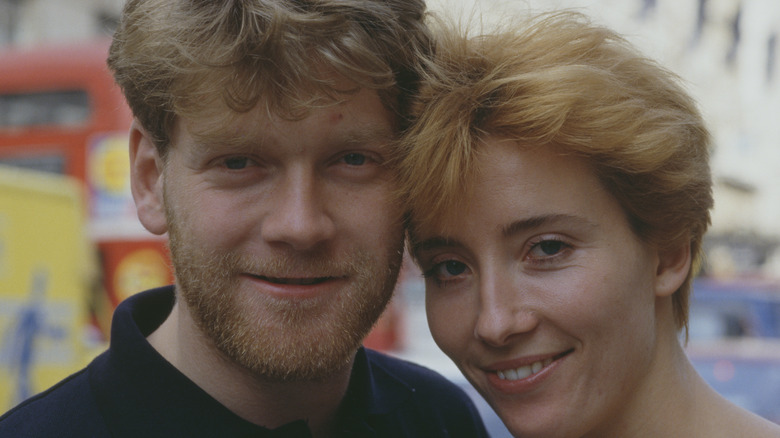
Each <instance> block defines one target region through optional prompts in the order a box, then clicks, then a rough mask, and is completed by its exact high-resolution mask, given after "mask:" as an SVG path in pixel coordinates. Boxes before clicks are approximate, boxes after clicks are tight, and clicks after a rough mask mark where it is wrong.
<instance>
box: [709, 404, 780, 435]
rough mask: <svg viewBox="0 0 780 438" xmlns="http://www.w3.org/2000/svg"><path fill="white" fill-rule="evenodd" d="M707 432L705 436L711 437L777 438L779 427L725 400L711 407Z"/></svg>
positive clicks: (779, 432) (779, 433) (779, 431)
mask: <svg viewBox="0 0 780 438" xmlns="http://www.w3.org/2000/svg"><path fill="white" fill-rule="evenodd" d="M707 416H708V417H709V419H710V420H709V424H710V426H711V427H709V428H708V429H709V431H708V433H707V435H706V436H708V437H710V438H712V437H723V438H730V437H743V436H749V437H752V438H778V437H780V425H778V424H775V423H773V422H771V421H769V420H767V419H765V418H762V417H760V416H758V415H756V414H754V413H752V412H749V411H747V410H745V409H742V408H740V407H738V406H736V405H733V404H731V403H730V402H728V401H726V400H725V399H721V400H719V401H718V402H717V403H715V404H714V405H713V406H712V410H711V411H710V412H709V413H708V415H707Z"/></svg>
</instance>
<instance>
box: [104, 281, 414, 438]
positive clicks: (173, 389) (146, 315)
mask: <svg viewBox="0 0 780 438" xmlns="http://www.w3.org/2000/svg"><path fill="white" fill-rule="evenodd" d="M173 303H174V292H173V287H172V286H167V287H164V288H159V289H154V290H151V291H147V292H143V293H140V294H137V295H134V296H132V297H131V298H129V299H127V300H125V301H124V302H123V303H122V304H120V306H119V307H118V308H117V310H116V312H115V313H114V319H113V322H112V327H111V346H110V349H109V351H108V352H107V353H106V354H103V355H101V356H100V357H98V359H96V360H95V363H94V364H93V366H94V367H96V370H95V371H96V372H93V373H91V374H90V382H91V386H92V388H93V390H94V391H95V397H96V399H97V402H98V406H99V407H100V409H101V411H102V413H103V416H104V418H106V420H107V421H108V422H109V423H110V424H109V427H110V428H111V429H112V430H121V431H126V436H136V437H137V436H151V435H154V436H196V435H197V436H231V437H276V436H279V437H281V436H284V437H310V432H309V429H308V426H307V425H306V423H305V421H303V420H300V421H295V422H293V423H290V424H287V425H285V426H282V427H281V428H278V429H275V430H268V429H266V428H263V427H260V426H257V425H255V424H252V423H250V422H248V421H246V420H244V419H242V418H240V417H238V416H237V415H235V414H234V413H233V412H231V411H230V410H229V409H227V408H226V407H225V406H223V405H222V404H220V403H219V402H217V401H216V400H215V399H213V398H212V397H211V396H209V395H208V394H207V393H206V392H204V391H203V390H202V389H200V388H199V387H198V386H197V385H195V384H194V383H193V382H192V381H191V380H189V379H188V378H187V377H186V376H184V375H183V374H182V373H181V372H179V371H178V370H177V369H176V368H175V367H173V365H171V364H170V363H169V362H168V361H166V360H165V359H164V358H163V357H162V356H160V354H159V353H157V351H156V350H154V348H152V346H151V345H150V344H149V343H148V342H147V340H146V336H148V335H149V334H150V333H152V332H153V331H154V330H155V329H157V327H159V326H160V324H162V322H163V321H164V320H165V318H167V316H168V315H169V314H170V312H171V309H172V308H173ZM373 354H376V353H373V352H370V351H366V350H364V349H363V348H361V349H360V350H359V351H358V352H357V355H356V357H355V365H354V368H353V371H352V376H351V378H350V385H349V388H348V390H347V395H346V397H345V398H344V401H343V403H342V407H341V409H340V416H339V419H338V420H337V425H338V429H339V430H341V431H342V432H341V433H339V436H350V435H354V436H362V437H371V436H373V435H375V433H374V431H375V430H381V428H382V427H384V426H383V424H384V423H385V421H388V420H389V418H388V419H385V418H384V417H385V416H386V415H387V414H389V413H391V412H392V411H393V410H395V409H396V408H398V407H399V406H400V405H401V404H403V403H404V402H405V401H406V400H408V398H409V397H411V395H412V392H413V389H412V388H409V387H408V386H407V385H406V384H405V383H403V382H401V381H400V380H397V379H394V378H393V377H392V376H390V375H386V374H383V375H382V376H381V377H378V378H377V376H375V375H374V372H373V371H372V367H371V366H370V364H369V362H370V361H371V356H372V355H373ZM139 418H143V419H144V421H143V423H141V422H139V421H138V419H139Z"/></svg>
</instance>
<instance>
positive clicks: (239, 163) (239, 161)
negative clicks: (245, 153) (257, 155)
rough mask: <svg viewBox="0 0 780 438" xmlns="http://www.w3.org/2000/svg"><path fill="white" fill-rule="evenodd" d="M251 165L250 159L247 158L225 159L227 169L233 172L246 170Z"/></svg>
mask: <svg viewBox="0 0 780 438" xmlns="http://www.w3.org/2000/svg"><path fill="white" fill-rule="evenodd" d="M248 165H249V158H246V157H230V158H227V159H225V167H227V168H228V169H231V170H241V169H245V168H246V167H247V166H248Z"/></svg>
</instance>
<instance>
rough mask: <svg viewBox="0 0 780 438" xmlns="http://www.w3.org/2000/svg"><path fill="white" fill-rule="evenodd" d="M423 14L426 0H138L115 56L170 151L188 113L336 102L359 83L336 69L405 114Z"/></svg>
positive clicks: (143, 115) (128, 12)
mask: <svg viewBox="0 0 780 438" xmlns="http://www.w3.org/2000/svg"><path fill="white" fill-rule="evenodd" d="M424 18H425V3H424V1H423V0H320V1H294V0H223V1H204V0H129V1H128V2H127V3H126V5H125V8H124V10H123V14H122V18H121V20H120V23H119V27H118V29H117V32H116V34H115V35H114V40H113V43H112V45H111V49H110V53H109V58H108V65H109V67H110V68H111V70H112V71H113V73H114V77H115V79H116V82H117V83H118V84H119V85H120V87H121V88H122V90H123V91H124V93H125V96H126V98H127V101H128V103H129V105H130V108H131V109H132V111H133V114H134V115H135V117H136V118H138V119H139V121H140V122H141V124H142V126H143V127H144V128H145V129H146V130H147V131H148V132H149V133H151V134H152V136H153V137H154V138H155V143H156V145H157V147H158V148H159V149H160V150H161V152H164V151H165V150H166V148H167V144H168V142H169V135H170V130H171V128H172V126H173V123H174V120H175V119H176V116H179V115H190V116H197V115H199V114H203V113H204V112H205V111H214V108H215V107H216V108H219V109H220V110H218V111H216V112H219V111H221V110H223V109H229V110H233V111H234V112H236V113H241V112H245V111H248V110H250V109H252V108H254V107H255V106H256V105H257V104H258V103H261V102H262V104H264V105H266V107H267V110H268V111H270V112H273V113H277V114H279V115H282V116H284V117H291V118H295V117H300V116H302V115H305V112H306V110H307V109H309V108H312V107H315V106H318V105H322V104H327V103H328V102H330V103H332V102H333V100H334V98H336V97H337V96H338V95H340V94H342V93H344V92H349V91H350V90H340V89H337V88H336V86H335V85H334V83H333V82H332V81H330V77H332V73H333V72H335V73H337V74H339V75H341V76H343V77H346V78H347V79H349V80H351V81H353V82H354V83H355V84H356V85H357V86H358V87H368V88H371V89H375V90H377V91H378V92H379V94H380V97H381V98H382V100H383V102H384V103H385V105H386V106H387V107H388V108H389V109H390V110H391V111H394V112H395V113H396V114H397V115H399V116H400V115H401V114H405V113H406V111H405V109H404V106H405V100H406V96H407V95H408V94H409V93H411V92H412V91H414V89H415V86H416V79H417V76H416V74H415V71H416V69H415V64H416V54H417V53H420V52H422V53H424V52H425V51H426V47H428V46H430V44H431V43H430V35H429V31H428V28H427V27H426V26H425V22H424ZM225 107H227V108H225ZM223 112H224V111H223Z"/></svg>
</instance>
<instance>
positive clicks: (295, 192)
mask: <svg viewBox="0 0 780 438" xmlns="http://www.w3.org/2000/svg"><path fill="white" fill-rule="evenodd" d="M273 190H274V193H273V195H272V199H273V202H272V204H271V205H270V206H269V207H268V213H267V215H266V217H265V218H264V220H263V225H262V234H263V238H264V239H265V241H266V242H268V243H269V244H272V245H285V246H288V247H290V248H292V249H294V250H297V251H307V250H311V249H313V248H315V247H317V246H318V245H320V244H321V243H323V242H325V241H327V240H329V239H332V238H333V237H334V235H335V231H336V224H335V223H334V222H333V218H332V217H331V216H330V215H329V213H328V212H329V211H331V210H332V206H328V205H327V203H328V202H329V201H328V199H327V198H326V197H325V196H323V193H324V191H325V190H324V187H323V184H321V183H319V182H318V180H317V178H316V175H315V174H314V172H313V171H307V170H305V169H293V170H291V171H289V172H287V173H286V174H285V175H284V177H283V178H282V179H281V180H280V181H279V183H278V184H277V185H275V186H274V187H273ZM329 207H331V208H329Z"/></svg>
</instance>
